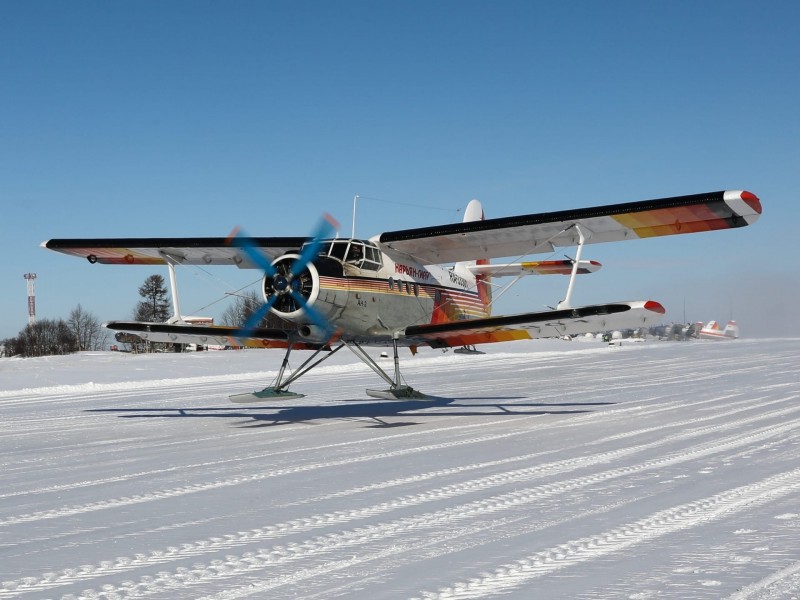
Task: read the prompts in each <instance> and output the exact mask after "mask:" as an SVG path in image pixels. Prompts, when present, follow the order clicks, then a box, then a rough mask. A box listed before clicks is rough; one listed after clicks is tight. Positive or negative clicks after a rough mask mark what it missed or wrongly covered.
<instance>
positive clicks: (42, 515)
mask: <svg viewBox="0 0 800 600" xmlns="http://www.w3.org/2000/svg"><path fill="white" fill-rule="evenodd" d="M527 418H534V417H527ZM469 427H478V426H477V425H471V426H469ZM484 428H485V427H484ZM527 433H528V432H527V431H526V430H518V431H512V432H506V433H500V434H489V435H482V436H478V437H474V438H467V439H464V440H456V441H452V442H441V443H438V444H430V445H427V446H416V447H412V448H403V449H400V450H394V451H390V452H378V453H374V454H367V455H361V456H355V457H349V458H344V459H340V460H329V461H320V462H314V463H309V464H305V465H296V466H291V467H284V468H279V469H273V470H271V471H266V472H262V473H254V474H251V475H241V476H237V477H229V478H224V479H218V480H216V481H211V482H205V483H196V484H193V485H186V486H179V487H174V488H168V489H164V490H158V491H155V492H148V493H144V494H134V495H131V496H123V497H119V498H111V499H108V500H100V501H97V502H90V503H87V504H80V505H75V506H67V507H62V508H55V509H50V510H44V511H38V512H34V513H26V514H22V515H14V516H10V517H6V518H3V519H0V527H7V526H9V525H16V524H19V523H28V522H32V521H39V520H43V519H57V518H61V517H71V516H75V515H78V514H83V513H89V512H94V511H97V510H107V509H110V508H119V507H123V506H130V505H133V504H142V503H144V502H151V501H154V500H162V499H165V498H175V497H178V496H185V495H188V494H196V493H200V492H204V491H208V490H213V489H219V488H224V487H231V486H236V485H241V484H245V483H252V482H255V481H262V480H264V479H270V478H273V477H280V476H283V475H291V474H295V473H302V472H307V471H313V470H317V469H328V468H332V467H337V466H343V465H354V464H358V463H362V462H367V461H372V460H376V459H384V458H395V457H398V456H407V455H411V454H417V453H424V452H431V451H435V450H441V449H445V448H455V447H458V446H464V445H469V444H476V443H482V442H488V441H496V440H502V439H507V438H510V437H516V436H520V435H526V434H527ZM399 435H409V434H399ZM356 443H358V442H343V443H342V444H334V446H339V445H350V444H356Z"/></svg>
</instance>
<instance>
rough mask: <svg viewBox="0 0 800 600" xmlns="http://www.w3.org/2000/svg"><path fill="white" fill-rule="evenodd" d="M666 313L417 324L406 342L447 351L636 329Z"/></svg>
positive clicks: (623, 306) (644, 305) (644, 306)
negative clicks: (498, 343) (500, 343)
mask: <svg viewBox="0 0 800 600" xmlns="http://www.w3.org/2000/svg"><path fill="white" fill-rule="evenodd" d="M665 312H666V311H665V310H664V307H663V306H661V304H659V303H658V302H654V301H652V300H648V301H641V302H614V303H611V304H596V305H592V306H582V307H577V308H568V309H564V310H548V311H543V312H536V313H524V314H518V315H507V316H501V317H488V318H486V319H473V320H468V321H456V322H454V323H440V324H431V325H414V326H412V327H407V328H406V330H405V341H406V343H411V344H413V343H416V344H418V345H428V346H431V347H433V348H448V347H452V346H466V345H473V344H488V343H492V342H508V341H512V340H527V339H534V338H546V337H561V336H564V335H580V334H583V333H595V332H600V331H609V330H614V329H636V328H639V327H648V326H650V325H652V324H654V323H656V322H658V321H659V320H660V319H661V318H662V317H663V315H664V314H665Z"/></svg>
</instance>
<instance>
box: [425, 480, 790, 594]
mask: <svg viewBox="0 0 800 600" xmlns="http://www.w3.org/2000/svg"><path fill="white" fill-rule="evenodd" d="M796 489H800V469H795V470H793V471H790V472H788V473H781V474H779V475H774V476H772V477H768V478H767V479H764V480H762V481H759V482H757V483H753V484H749V485H744V486H741V487H738V488H734V489H731V490H728V491H725V492H721V493H719V494H714V495H713V496H709V497H707V498H703V499H701V500H696V501H694V502H689V503H686V504H681V505H678V506H674V507H672V508H668V509H666V510H661V511H658V512H656V513H653V514H652V515H650V516H648V517H645V518H643V519H639V520H637V521H634V522H632V523H627V524H625V525H621V526H619V527H615V528H613V529H610V530H608V531H605V532H602V533H599V534H596V535H592V536H588V537H584V538H580V539H577V540H570V541H568V542H565V543H563V544H560V545H558V546H554V547H552V548H548V549H546V550H542V551H540V552H536V553H534V554H529V555H528V556H525V557H524V558H521V559H519V560H516V561H514V562H511V563H506V564H504V565H500V566H499V567H497V568H496V569H495V570H494V572H492V573H484V574H480V575H477V576H476V577H473V578H471V579H469V580H467V581H462V582H458V583H454V584H452V585H451V586H449V587H447V588H445V589H440V590H438V591H436V592H422V593H421V594H420V595H419V596H418V597H417V598H415V600H455V599H457V600H468V599H472V598H485V597H489V596H499V595H501V594H508V593H511V592H512V591H514V590H517V589H519V588H520V587H522V586H524V585H526V584H527V583H528V582H530V581H531V580H533V579H536V578H539V577H544V576H546V575H549V574H551V573H553V572H555V571H558V570H560V569H564V568H567V567H571V566H574V565H579V564H581V563H584V562H588V561H592V560H596V559H598V558H601V557H603V556H605V555H607V554H611V553H613V552H619V551H620V550H624V549H626V548H629V547H631V546H635V545H637V544H641V543H643V542H646V541H649V540H651V539H654V538H658V537H662V536H664V535H667V534H670V533H674V532H677V531H681V530H684V529H690V528H692V527H698V526H700V525H703V524H705V523H707V522H709V521H714V520H717V519H720V518H722V517H725V516H729V515H732V514H735V513H737V512H739V511H741V510H742V509H744V508H751V507H754V506H758V505H761V504H766V503H768V502H770V501H773V500H775V499H777V498H780V497H782V496H785V495H787V494H790V493H792V492H793V491H795V490H796Z"/></svg>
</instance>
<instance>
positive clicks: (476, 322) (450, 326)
mask: <svg viewBox="0 0 800 600" xmlns="http://www.w3.org/2000/svg"><path fill="white" fill-rule="evenodd" d="M664 313H665V310H664V307H663V306H661V304H659V303H658V302H653V301H652V300H650V301H640V302H614V303H609V304H596V305H592V306H582V307H576V308H569V309H564V310H548V311H542V312H535V313H522V314H517V315H506V316H498V317H488V318H486V319H470V320H465V321H456V322H453V323H439V324H428V325H412V326H410V327H407V328H406V329H405V330H404V331H402V332H400V333H399V337H398V340H397V341H398V343H399V344H400V345H402V346H431V347H432V348H449V347H458V346H465V345H472V344H489V343H494V342H509V341H514V340H528V339H534V338H546V337H561V336H565V335H580V334H583V333H594V332H600V331H609V330H613V329H635V328H639V327H648V326H650V325H652V324H654V323H656V322H658V321H659V320H660V319H661V318H662V316H663V315H664ZM105 326H106V327H107V328H109V329H113V330H116V331H123V332H126V333H133V334H135V335H137V336H139V337H141V338H142V339H144V340H147V341H151V342H166V343H177V344H202V345H208V344H217V345H229V346H246V347H255V348H286V347H288V346H289V344H291V345H292V348H293V349H295V350H318V349H329V346H328V344H327V343H319V342H310V341H305V340H303V339H302V338H301V337H300V336H299V334H298V333H296V332H295V331H291V330H288V331H287V330H282V329H265V328H255V329H248V330H244V329H241V328H238V327H225V326H218V325H211V326H198V325H180V324H171V323H143V322H139V321H113V322H110V323H106V324H105ZM341 339H343V340H345V341H350V338H349V336H347V335H346V334H342V335H341ZM353 341H357V342H358V343H360V344H362V345H365V346H386V345H389V344H391V342H392V336H391V335H389V334H388V333H387V334H386V335H378V336H372V337H367V336H357V337H355V338H353Z"/></svg>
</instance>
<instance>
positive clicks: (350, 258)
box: [319, 240, 383, 271]
mask: <svg viewBox="0 0 800 600" xmlns="http://www.w3.org/2000/svg"><path fill="white" fill-rule="evenodd" d="M319 254H320V256H327V257H329V258H335V259H336V260H338V261H340V262H342V263H346V264H351V265H354V266H356V267H358V268H359V269H368V270H370V271H377V270H378V269H380V268H381V266H383V261H382V260H381V252H380V250H378V247H377V246H376V245H375V244H373V243H372V242H369V241H365V240H331V241H330V242H326V243H324V244H323V245H322V247H321V248H320V251H319Z"/></svg>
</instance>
